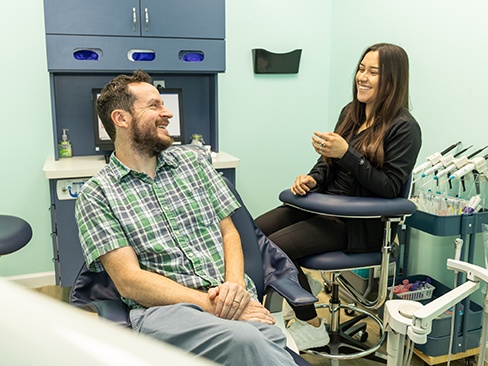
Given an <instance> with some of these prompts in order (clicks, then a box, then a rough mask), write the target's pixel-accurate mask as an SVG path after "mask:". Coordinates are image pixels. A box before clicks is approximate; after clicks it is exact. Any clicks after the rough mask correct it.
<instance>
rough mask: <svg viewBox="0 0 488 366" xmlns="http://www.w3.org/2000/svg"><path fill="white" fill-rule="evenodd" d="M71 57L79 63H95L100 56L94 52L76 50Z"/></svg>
mask: <svg viewBox="0 0 488 366" xmlns="http://www.w3.org/2000/svg"><path fill="white" fill-rule="evenodd" d="M73 57H74V58H75V59H76V60H79V61H97V60H98V59H99V58H100V55H99V54H98V52H97V51H95V50H76V51H75V52H73Z"/></svg>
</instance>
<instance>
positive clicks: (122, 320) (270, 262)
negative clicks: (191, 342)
mask: <svg viewBox="0 0 488 366" xmlns="http://www.w3.org/2000/svg"><path fill="white" fill-rule="evenodd" d="M224 180H225V181H226V183H227V185H228V186H229V188H230V189H231V191H232V192H233V193H234V195H235V196H236V198H237V199H238V200H239V202H240V203H241V205H242V206H241V208H239V209H238V210H237V211H236V212H235V213H234V214H233V215H232V221H233V222H234V225H235V226H236V228H237V230H238V232H239V235H240V237H241V242H242V248H243V252H244V260H245V263H244V266H245V272H246V273H247V274H248V275H249V276H250V277H251V278H252V279H253V281H254V283H255V284H256V288H257V291H258V296H259V300H260V301H264V303H265V306H266V307H267V308H268V309H269V310H270V312H271V313H273V315H275V317H277V318H279V317H280V316H281V314H280V312H281V308H282V305H283V297H284V298H286V299H288V300H289V301H291V302H292V303H294V304H297V305H300V304H302V305H308V304H312V303H315V302H316V301H317V298H316V297H315V296H313V295H311V294H310V293H309V292H307V291H305V290H304V289H303V288H302V287H301V286H300V285H299V283H298V279H297V271H296V268H295V266H294V265H293V263H292V262H291V261H290V259H289V258H288V257H287V256H286V255H285V254H284V253H283V252H282V251H281V249H279V248H278V247H277V246H275V245H274V244H273V243H272V242H271V241H270V240H269V239H268V238H267V237H266V236H265V235H264V234H263V233H262V232H261V230H260V229H259V228H258V227H257V226H256V225H255V223H254V220H253V219H252V217H251V215H250V214H249V212H248V211H247V209H246V208H245V206H244V204H243V202H242V199H241V197H240V196H239V194H238V193H237V191H236V190H235V188H234V186H233V185H232V184H231V183H230V182H229V181H228V180H227V178H225V177H224ZM264 295H266V297H265V296H264ZM264 298H265V299H264ZM69 301H70V303H71V304H72V305H75V306H77V307H80V308H84V309H86V310H89V311H92V312H96V313H98V315H99V316H101V317H103V318H106V319H108V320H111V321H114V322H116V323H117V324H120V325H122V326H125V327H130V319H129V311H128V308H127V306H126V305H125V303H124V302H122V300H121V298H120V295H119V293H118V291H117V289H116V288H115V285H114V284H113V282H112V280H111V279H110V277H109V276H108V274H107V273H106V272H99V273H95V272H91V271H89V270H88V268H87V267H86V265H83V267H82V268H81V270H80V272H79V274H78V276H77V278H76V279H75V283H74V285H73V287H72V289H71V293H70V298H69ZM277 320H278V319H277ZM291 348H294V345H292V347H291ZM288 352H289V353H290V354H291V355H292V356H293V358H294V359H295V362H296V363H297V365H301V366H311V365H310V364H309V363H308V362H307V361H306V360H305V359H303V358H302V357H300V356H299V355H298V354H297V353H296V352H295V351H293V350H292V349H288Z"/></svg>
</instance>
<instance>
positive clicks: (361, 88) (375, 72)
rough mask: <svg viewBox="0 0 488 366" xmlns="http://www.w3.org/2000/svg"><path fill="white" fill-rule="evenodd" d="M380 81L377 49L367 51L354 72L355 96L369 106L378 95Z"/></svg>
mask: <svg viewBox="0 0 488 366" xmlns="http://www.w3.org/2000/svg"><path fill="white" fill-rule="evenodd" d="M379 83H380V56H379V53H378V51H370V52H368V53H367V54H366V55H365V56H364V58H363V59H362V61H361V63H360V65H359V70H358V72H357V73H356V88H357V98H358V100H359V101H360V102H362V103H365V104H366V107H368V106H369V107H371V106H372V104H373V102H374V101H375V99H376V96H377V95H378V87H379Z"/></svg>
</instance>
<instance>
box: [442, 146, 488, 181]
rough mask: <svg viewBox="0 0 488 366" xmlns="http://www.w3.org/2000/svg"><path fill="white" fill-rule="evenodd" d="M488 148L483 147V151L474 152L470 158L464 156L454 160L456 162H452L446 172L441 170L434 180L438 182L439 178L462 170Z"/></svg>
mask: <svg viewBox="0 0 488 366" xmlns="http://www.w3.org/2000/svg"><path fill="white" fill-rule="evenodd" d="M487 147H488V146H485V147H483V148H481V149H478V150H476V151H475V152H473V153H472V154H470V155H468V156H465V155H464V156H461V157H460V158H457V159H454V161H453V162H452V164H451V165H449V166H448V167H446V168H445V169H444V170H441V171H440V172H438V173H437V174H436V175H434V180H438V179H439V178H442V177H443V176H445V175H448V174H449V173H450V172H452V171H454V170H459V169H461V168H462V167H464V166H465V165H466V164H469V162H470V161H469V159H471V158H473V157H475V156H476V155H478V154H479V153H480V152H482V151H483V150H484V149H486V148H487Z"/></svg>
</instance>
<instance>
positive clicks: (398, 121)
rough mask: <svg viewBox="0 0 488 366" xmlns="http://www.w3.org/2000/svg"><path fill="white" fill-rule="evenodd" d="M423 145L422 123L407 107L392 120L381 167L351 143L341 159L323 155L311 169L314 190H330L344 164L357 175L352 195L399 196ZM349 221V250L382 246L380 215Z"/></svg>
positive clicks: (352, 185)
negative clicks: (328, 188)
mask: <svg viewBox="0 0 488 366" xmlns="http://www.w3.org/2000/svg"><path fill="white" fill-rule="evenodd" d="M346 108H347V106H346V107H345V108H344V109H343V110H342V112H341V116H340V117H339V121H338V124H340V123H341V122H342V120H343V119H344V117H345V110H346ZM421 145H422V134H421V131H420V126H419V124H418V123H417V121H415V119H414V118H413V117H412V115H411V114H410V113H409V112H408V111H407V110H405V111H404V112H402V113H401V114H400V115H398V116H397V117H396V118H395V119H394V120H393V121H392V123H391V125H390V127H389V128H388V131H387V133H386V135H385V139H384V152H385V160H384V163H383V167H382V168H381V169H378V168H375V167H374V166H373V165H371V163H370V162H369V161H368V160H367V159H366V158H365V157H364V156H363V155H362V154H360V153H359V152H358V151H357V150H355V149H354V148H352V147H351V146H349V149H348V151H347V152H346V154H345V155H344V156H343V157H342V158H341V159H334V160H333V162H332V163H331V164H330V165H329V164H327V163H326V162H325V161H324V160H323V159H322V158H320V159H319V161H318V162H317V164H315V166H314V167H313V168H312V170H311V171H310V173H309V175H311V176H312V177H313V178H314V179H315V180H316V181H317V186H316V187H315V188H314V189H313V191H315V192H323V193H326V192H327V186H328V185H329V183H330V182H331V181H332V180H333V179H335V173H336V171H337V167H338V166H340V167H341V168H342V169H344V170H346V171H348V172H349V173H350V175H351V176H352V177H353V179H352V184H351V187H350V191H349V195H350V196H362V197H384V198H393V197H397V196H398V195H399V194H400V193H401V191H402V188H403V186H404V184H405V182H406V181H407V179H408V177H409V175H410V174H411V172H412V170H413V168H414V166H415V162H416V160H417V156H418V154H419V151H420V147H421ZM346 223H347V225H348V248H347V250H348V251H350V252H370V251H377V250H378V249H379V248H380V247H381V246H382V239H383V223H382V222H381V221H380V220H379V219H347V220H346ZM394 229H396V227H395V228H394ZM395 231H396V230H393V232H395Z"/></svg>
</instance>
